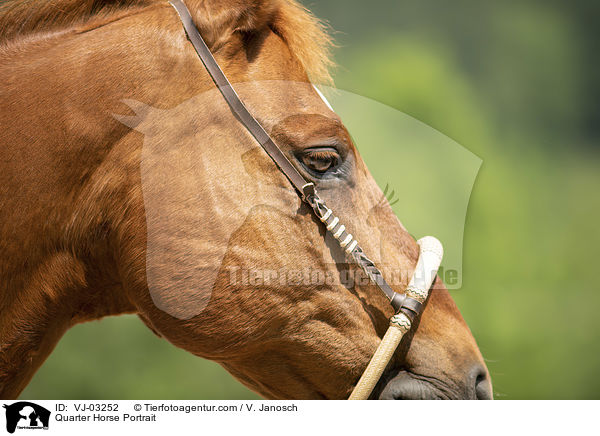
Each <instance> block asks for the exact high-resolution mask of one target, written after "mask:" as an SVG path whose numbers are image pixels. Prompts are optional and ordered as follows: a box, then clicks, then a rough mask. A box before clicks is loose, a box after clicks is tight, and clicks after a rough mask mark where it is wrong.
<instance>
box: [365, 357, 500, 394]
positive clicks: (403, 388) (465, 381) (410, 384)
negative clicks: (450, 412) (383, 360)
mask: <svg viewBox="0 0 600 436" xmlns="http://www.w3.org/2000/svg"><path fill="white" fill-rule="evenodd" d="M463 374H465V373H464V372H463ZM427 379H428V378H427V377H421V376H417V375H413V374H411V373H409V372H407V371H400V373H398V375H396V376H395V377H393V378H392V379H391V380H389V381H388V382H387V383H386V384H385V386H383V388H382V390H381V391H380V394H379V395H378V396H377V397H378V398H379V399H380V400H434V399H441V398H455V399H465V400H491V399H492V384H491V382H490V378H489V375H488V372H487V370H486V368H485V366H483V365H481V364H476V365H474V366H472V367H471V368H470V370H468V371H467V372H466V376H465V375H463V378H462V381H461V380H460V377H459V379H457V380H455V381H454V382H449V383H448V384H449V385H450V386H454V388H450V389H448V386H447V387H446V388H443V389H440V387H439V386H436V383H435V382H430V381H427ZM440 381H441V380H440Z"/></svg>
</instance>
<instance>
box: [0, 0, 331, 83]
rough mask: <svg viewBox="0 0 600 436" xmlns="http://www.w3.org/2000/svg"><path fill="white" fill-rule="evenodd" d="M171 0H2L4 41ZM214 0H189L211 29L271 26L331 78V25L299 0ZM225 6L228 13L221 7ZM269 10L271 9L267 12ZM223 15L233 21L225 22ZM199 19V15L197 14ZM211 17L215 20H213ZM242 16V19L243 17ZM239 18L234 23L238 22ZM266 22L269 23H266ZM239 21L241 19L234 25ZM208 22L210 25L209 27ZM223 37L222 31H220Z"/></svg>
mask: <svg viewBox="0 0 600 436" xmlns="http://www.w3.org/2000/svg"><path fill="white" fill-rule="evenodd" d="M166 2H167V0H45V1H40V0H4V1H3V2H2V4H0V44H2V43H5V42H8V41H12V40H15V39H17V38H19V37H24V36H27V35H32V34H35V33H39V32H49V31H57V30H63V29H68V28H69V27H71V26H75V25H82V24H85V23H87V22H90V21H92V20H94V21H95V20H99V21H100V24H101V23H102V20H108V19H110V17H111V16H113V15H115V14H117V13H119V12H121V13H122V12H124V11H128V10H133V9H136V8H138V9H139V8H143V7H146V6H152V5H157V4H166ZM207 3H210V1H206V0H204V1H199V0H187V1H186V4H187V5H188V7H190V9H192V8H193V6H195V5H197V4H198V6H199V7H200V8H201V9H202V11H203V12H206V13H207V16H208V17H209V18H208V19H206V18H205V19H203V20H201V21H202V23H201V26H200V28H201V29H202V30H207V31H208V33H209V34H215V33H218V32H223V31H227V30H229V31H233V30H243V31H252V30H254V29H258V28H260V27H261V26H264V25H268V26H270V27H271V29H272V30H273V31H274V32H275V33H277V34H278V35H279V36H280V37H281V38H282V39H283V40H284V41H285V42H286V43H287V44H288V46H289V48H290V51H291V52H292V53H293V54H294V55H295V56H296V57H297V58H298V60H299V61H300V62H301V64H302V65H303V66H304V68H305V70H306V72H307V74H308V76H309V77H310V79H311V80H312V81H313V82H318V83H331V75H330V72H329V71H330V67H331V66H332V65H333V62H332V60H331V47H332V39H331V37H330V35H329V34H328V32H327V30H328V27H327V25H326V24H325V23H324V22H323V21H321V20H319V19H318V18H316V17H315V16H314V15H313V14H312V13H311V12H310V11H308V10H307V9H306V8H304V7H303V6H301V5H300V4H299V3H298V2H297V1H296V0H249V1H244V0H232V1H230V2H229V4H228V2H227V1H224V0H217V1H216V2H215V3H216V4H218V6H216V5H215V7H217V8H220V9H221V10H220V11H219V12H218V13H215V14H214V15H213V14H211V13H209V9H210V7H211V6H212V5H209V6H207ZM224 9H227V11H226V13H223V10H224ZM265 11H267V12H265ZM223 17H226V19H228V20H229V23H228V24H229V25H228V26H223V22H222V21H223ZM195 18H196V17H195ZM213 18H214V19H215V20H216V21H217V22H216V23H211V20H213ZM241 19H243V23H240V20H241ZM234 21H235V22H234ZM265 21H266V22H265ZM236 23H237V24H236ZM206 26H212V27H211V28H209V29H206ZM221 36H223V35H221ZM209 45H210V44H209Z"/></svg>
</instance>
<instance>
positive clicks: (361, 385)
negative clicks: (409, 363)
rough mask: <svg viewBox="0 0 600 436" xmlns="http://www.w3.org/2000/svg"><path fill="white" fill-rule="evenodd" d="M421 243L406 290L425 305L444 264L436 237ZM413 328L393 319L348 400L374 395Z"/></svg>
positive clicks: (400, 315)
mask: <svg viewBox="0 0 600 436" xmlns="http://www.w3.org/2000/svg"><path fill="white" fill-rule="evenodd" d="M417 244H419V248H420V251H419V260H418V261H417V267H416V268H415V272H414V273H413V276H412V278H411V280H410V283H409V284H408V287H407V288H406V294H407V295H408V296H409V297H412V298H414V299H415V300H418V301H419V302H420V303H425V300H426V299H427V295H428V294H429V288H431V285H432V283H433V280H434V279H435V276H436V275H437V271H438V269H439V267H440V263H441V261H442V256H443V254H444V250H443V248H442V244H441V243H440V241H438V240H437V239H436V238H434V237H433V236H425V237H424V238H421V239H419V240H418V241H417ZM410 328H411V322H410V319H408V317H407V316H406V315H404V314H403V313H401V312H399V313H397V314H396V315H394V316H392V318H391V319H390V326H389V327H388V330H387V332H386V333H385V336H384V337H383V339H382V340H381V343H380V344H379V347H377V350H376V351H375V354H374V355H373V357H372V358H371V361H370V362H369V365H367V368H366V369H365V372H363V374H362V376H361V377H360V380H359V381H358V384H357V385H356V386H355V388H354V390H353V391H352V394H350V398H348V399H349V400H366V399H368V398H369V396H370V395H371V392H373V388H375V385H376V384H377V382H378V381H379V379H380V378H381V375H382V374H383V371H384V370H385V368H386V367H387V365H388V363H389V361H390V360H391V358H392V356H393V355H394V352H395V351H396V348H398V345H399V344H400V341H401V340H402V337H403V336H404V334H405V333H406V332H407V331H409V330H410Z"/></svg>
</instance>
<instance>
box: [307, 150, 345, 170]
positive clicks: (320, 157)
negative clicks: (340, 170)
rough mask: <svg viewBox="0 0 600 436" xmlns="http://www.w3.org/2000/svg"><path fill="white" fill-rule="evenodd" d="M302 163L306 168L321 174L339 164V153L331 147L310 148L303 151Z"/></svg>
mask: <svg viewBox="0 0 600 436" xmlns="http://www.w3.org/2000/svg"><path fill="white" fill-rule="evenodd" d="M302 163H304V165H305V166H306V167H307V168H309V169H311V170H313V171H315V172H317V173H321V174H323V173H326V172H327V171H329V170H331V169H334V168H336V167H337V166H338V165H339V163H340V155H339V154H338V152H337V150H336V149H335V148H332V147H322V148H311V149H308V150H305V151H304V154H303V155H302Z"/></svg>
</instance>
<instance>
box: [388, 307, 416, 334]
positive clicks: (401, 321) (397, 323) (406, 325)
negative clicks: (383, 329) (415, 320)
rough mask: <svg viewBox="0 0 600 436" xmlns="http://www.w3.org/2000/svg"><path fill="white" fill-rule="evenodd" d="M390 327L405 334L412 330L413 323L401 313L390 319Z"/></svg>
mask: <svg viewBox="0 0 600 436" xmlns="http://www.w3.org/2000/svg"><path fill="white" fill-rule="evenodd" d="M390 326H391V327H396V328H398V329H400V330H401V331H402V334H404V333H406V332H407V331H409V330H410V326H411V322H410V319H408V317H407V316H406V315H405V314H403V313H402V312H400V313H397V314H396V315H394V316H392V317H391V318H390Z"/></svg>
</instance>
